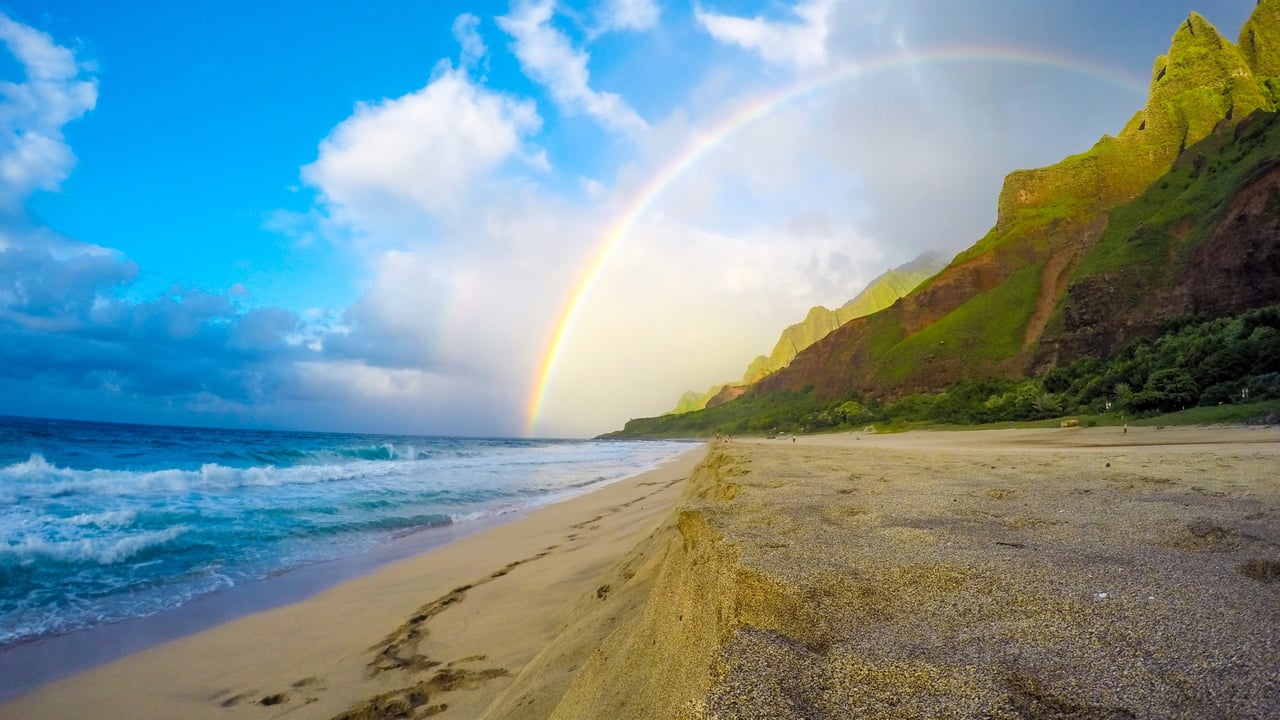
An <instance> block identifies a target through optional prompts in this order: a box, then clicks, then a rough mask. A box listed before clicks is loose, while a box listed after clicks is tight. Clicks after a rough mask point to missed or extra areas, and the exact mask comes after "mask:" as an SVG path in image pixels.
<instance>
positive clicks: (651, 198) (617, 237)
mask: <svg viewBox="0 0 1280 720" xmlns="http://www.w3.org/2000/svg"><path fill="white" fill-rule="evenodd" d="M925 63H930V64H933V63H998V64H1013V65H1022V66H1026V67H1032V68H1040V69H1048V70H1055V71H1060V72H1069V73H1076V74H1081V75H1085V76H1088V77H1091V78H1094V79H1098V80H1101V81H1103V82H1105V83H1108V84H1111V85H1116V86H1119V87H1121V88H1123V89H1127V90H1133V91H1135V92H1137V93H1139V94H1142V95H1144V96H1145V93H1146V92H1147V81H1146V80H1142V79H1139V78H1137V77H1135V76H1130V75H1126V74H1123V73H1119V72H1116V71H1114V70H1111V69H1109V68H1106V67H1103V66H1101V65H1097V64H1094V63H1090V62H1088V61H1084V60H1079V59H1076V58H1071V57H1066V56H1058V55H1051V54H1047V53H1039V52H1036V51H1032V50H1024V49H1017V48H989V47H961V48H950V49H939V50H932V51H925V52H919V53H914V52H913V53H906V52H903V53H899V54H894V55H886V56H882V57H879V58H874V59H871V60H866V61H863V62H859V63H856V64H850V65H844V66H840V67H837V68H835V69H832V70H829V71H826V72H823V73H818V74H815V75H812V76H807V77H805V78H802V79H800V80H799V81H797V82H795V83H793V84H791V85H786V86H783V87H780V88H777V89H774V90H772V91H771V92H768V93H765V94H764V95H761V96H759V97H756V98H753V99H751V100H749V101H747V102H744V103H742V104H741V105H739V106H738V107H737V108H735V109H734V110H733V111H731V112H729V113H726V114H725V115H724V116H723V117H721V118H720V119H719V121H718V122H715V123H713V124H711V125H710V126H709V127H708V128H707V129H705V130H703V131H702V132H699V133H696V134H695V135H693V136H692V137H691V139H690V140H689V141H688V142H687V143H686V144H685V145H684V147H683V148H681V149H680V151H679V152H677V153H676V154H675V155H673V156H672V157H671V158H669V159H668V161H667V162H666V163H665V164H663V165H661V166H660V167H659V168H658V169H657V171H656V172H654V173H653V175H652V176H651V177H650V178H649V179H648V182H646V183H645V184H644V185H642V186H641V187H640V188H639V189H638V190H637V191H636V192H635V194H634V195H632V197H631V198H630V200H629V202H627V203H626V205H625V206H623V209H622V211H621V213H620V214H619V215H618V216H617V218H616V219H614V221H613V222H612V223H611V224H610V225H609V228H608V230H607V231H606V232H605V233H604V235H603V236H601V238H600V240H599V241H598V242H597V243H596V244H595V245H594V247H593V249H592V250H591V252H590V254H589V256H588V257H587V260H586V262H585V263H584V265H583V266H582V270H581V271H580V272H579V274H578V280H577V282H576V283H575V284H574V285H573V290H572V291H571V292H570V293H569V295H568V297H567V299H566V300H565V301H564V304H563V305H562V309H561V311H560V313H559V315H558V316H557V319H556V322H555V324H554V326H553V327H554V330H553V331H552V333H551V338H550V340H549V341H548V342H547V344H546V348H545V350H544V352H543V353H542V355H541V358H540V360H539V362H538V366H537V369H536V372H535V374H534V379H533V384H532V389H531V391H530V393H529V399H528V404H527V410H526V422H525V434H526V436H532V435H533V434H534V432H535V430H536V428H537V424H538V418H539V415H540V414H541V413H542V404H543V401H544V400H545V399H546V395H547V389H548V387H549V386H550V385H551V378H552V375H553V374H554V372H555V368H556V362H557V360H559V358H560V352H561V350H562V349H563V348H564V345H565V341H566V340H567V339H568V338H569V336H570V335H571V334H572V331H573V325H574V321H575V320H576V319H577V317H578V314H579V313H580V312H581V311H582V308H583V306H585V305H586V302H587V298H588V297H589V296H590V295H591V290H592V289H593V288H594V287H595V285H596V282H597V281H598V280H599V279H600V276H601V275H602V274H603V272H604V269H605V267H606V266H607V265H608V264H609V260H610V258H612V257H613V255H614V253H615V252H616V251H617V249H618V247H619V246H621V245H622V243H623V242H624V241H625V240H626V239H627V237H628V236H629V235H630V234H631V231H632V230H633V229H634V228H635V226H636V223H637V222H639V220H640V218H641V217H642V216H643V215H644V214H645V212H646V211H647V210H648V209H649V208H650V207H651V206H652V205H653V203H654V202H655V201H656V200H657V199H658V198H659V197H660V196H661V195H662V194H663V192H664V191H666V189H667V188H668V187H670V185H671V184H672V182H674V181H675V180H676V179H677V178H679V177H680V176H681V175H683V174H684V173H685V172H686V171H687V170H688V169H689V168H691V167H693V166H694V165H696V164H697V163H698V161H699V160H701V159H702V158H703V157H705V156H706V155H707V154H708V153H709V152H710V151H712V150H713V149H715V148H716V147H717V146H719V145H720V144H721V143H723V142H724V141H725V140H727V139H728V138H730V137H732V136H733V135H734V134H736V133H737V132H739V131H741V130H742V129H743V128H746V127H747V126H749V125H751V124H753V123H755V122H757V121H758V120H760V119H761V118H764V117H766V116H768V115H770V114H771V113H773V112H775V111H777V110H778V109H780V108H782V107H784V106H786V105H788V104H790V103H792V102H795V101H796V100H798V99H800V98H804V97H807V96H809V95H812V94H814V93H817V92H819V91H822V90H826V89H829V88H831V87H834V86H836V85H839V84H840V83H843V82H846V81H850V80H854V79H857V78H861V77H865V76H868V75H872V74H876V73H883V72H890V71H893V70H897V69H901V68H907V67H911V66H914V65H917V64H925Z"/></svg>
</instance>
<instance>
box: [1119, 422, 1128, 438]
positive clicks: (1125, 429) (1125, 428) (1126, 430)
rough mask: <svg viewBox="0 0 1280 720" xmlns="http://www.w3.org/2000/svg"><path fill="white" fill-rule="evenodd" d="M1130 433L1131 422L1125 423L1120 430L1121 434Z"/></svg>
mask: <svg viewBox="0 0 1280 720" xmlns="http://www.w3.org/2000/svg"><path fill="white" fill-rule="evenodd" d="M1128 433H1129V423H1125V424H1124V429H1123V430H1121V431H1120V434H1121V435H1127V434H1128Z"/></svg>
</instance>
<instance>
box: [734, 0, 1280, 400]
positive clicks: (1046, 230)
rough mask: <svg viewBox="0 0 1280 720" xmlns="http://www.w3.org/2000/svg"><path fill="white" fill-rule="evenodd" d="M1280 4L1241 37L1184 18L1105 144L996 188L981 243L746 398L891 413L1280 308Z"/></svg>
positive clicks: (1258, 12) (1269, 0)
mask: <svg viewBox="0 0 1280 720" xmlns="http://www.w3.org/2000/svg"><path fill="white" fill-rule="evenodd" d="M1278 97H1280V0H1261V1H1260V2H1259V3H1258V5H1257V7H1256V8H1255V11H1254V13H1253V15H1252V17H1251V18H1250V19H1249V21H1248V22H1247V23H1246V24H1245V26H1244V28H1243V29H1242V30H1241V33H1240V38H1239V41H1238V42H1237V43H1232V42H1230V41H1228V40H1226V39H1225V38H1223V37H1222V35H1221V34H1219V33H1218V31H1217V30H1216V29H1215V28H1214V27H1213V26H1212V25H1210V24H1209V23H1208V22H1207V21H1205V19H1204V18H1202V17H1201V16H1199V15H1197V14H1194V13H1193V14H1191V15H1190V16H1189V17H1188V18H1187V20H1186V21H1185V22H1183V23H1181V24H1180V25H1179V27H1178V29H1177V31H1176V32H1175V33H1174V35H1173V38H1172V40H1171V43H1170V47H1169V52H1168V53H1167V54H1166V55H1163V56H1161V57H1159V58H1157V60H1156V62H1155V64H1154V66H1153V69H1152V74H1151V84H1150V90H1149V94H1148V99H1147V102H1146V104H1145V106H1144V107H1143V108H1142V109H1141V110H1139V111H1138V112H1137V113H1136V114H1135V115H1134V116H1133V118H1132V119H1131V120H1130V121H1129V122H1128V123H1126V125H1125V126H1124V128H1123V129H1122V130H1121V131H1120V132H1119V133H1118V134H1117V135H1116V136H1115V137H1111V136H1104V137H1103V138H1102V139H1101V140H1099V141H1098V142H1097V143H1096V144H1095V145H1094V146H1093V147H1092V148H1090V149H1089V150H1088V151H1086V152H1084V153H1081V154H1078V155H1073V156H1071V157H1068V158H1066V159H1064V160H1062V161H1061V162H1059V163H1057V164H1055V165H1051V166H1049V167H1044V168H1039V169H1034V170H1019V171H1016V172H1013V173H1011V174H1010V175H1009V176H1008V177H1007V178H1006V180H1005V183H1004V187H1003V189H1002V190H1001V193H1000V196H999V199H998V216H997V217H998V219H997V222H996V225H995V227H993V228H992V229H991V230H990V231H989V232H988V233H987V235H986V236H984V237H983V238H982V239H980V240H979V241H978V242H977V243H976V244H974V245H973V246H972V247H971V248H969V249H968V250H966V251H964V252H962V253H960V254H959V255H958V256H956V258H955V259H954V260H952V262H951V263H950V264H949V265H948V266H947V267H946V268H944V269H943V270H942V271H941V272H939V273H937V274H936V275H934V276H932V277H931V278H929V279H928V280H927V281H925V282H924V283H923V284H921V285H920V286H919V287H918V288H916V289H915V290H914V291H912V292H911V293H910V294H908V295H907V296H905V297H903V298H902V299H901V300H900V301H898V302H895V303H894V304H892V305H891V306H890V307H888V308H885V309H883V310H881V311H879V312H875V313H872V314H870V315H867V316H865V317H861V318H857V319H854V320H852V321H849V322H847V323H845V324H843V325H841V326H840V327H838V328H837V329H836V330H834V331H832V332H831V333H830V334H828V335H827V336H826V337H824V338H822V339H821V340H819V341H817V342H815V343H814V344H812V345H811V346H810V347H808V348H807V349H804V350H802V351H800V352H799V353H798V354H797V355H796V356H795V357H794V358H793V359H792V360H791V362H790V363H789V364H788V365H786V366H785V367H783V368H780V369H778V370H777V371H776V372H773V373H771V374H768V375H765V376H763V377H761V378H760V379H759V381H758V382H757V383H756V384H755V385H754V386H753V387H752V388H751V390H750V391H749V397H748V398H747V399H752V398H755V399H759V398H764V397H767V396H769V395H771V394H776V393H783V394H784V395H785V394H788V393H789V394H791V395H794V394H795V393H811V394H812V396H813V397H814V398H818V399H822V398H825V399H837V398H847V397H852V396H857V397H860V398H862V399H864V400H867V401H872V402H880V401H893V400H895V399H897V398H901V397H904V396H907V395H911V394H913V393H932V392H939V391H943V390H945V389H947V388H950V387H952V386H953V385H955V384H956V383H958V382H962V381H972V380H976V379H981V378H1001V379H1006V380H1015V379H1021V378H1027V377H1031V376H1034V375H1037V374H1041V373H1045V372H1048V371H1049V370H1051V369H1053V368H1055V367H1065V366H1067V365H1069V364H1071V363H1073V362H1074V361H1077V360H1079V359H1081V358H1086V357H1095V358H1106V357H1108V356H1110V354H1113V353H1115V352H1116V351H1117V350H1119V349H1120V348H1122V347H1125V346H1127V345H1128V344H1130V343H1131V342H1132V341H1134V340H1135V339H1139V338H1151V337H1155V336H1156V335H1158V334H1159V333H1160V331H1161V329H1163V328H1165V327H1167V326H1169V325H1170V324H1171V323H1175V322H1177V321H1180V320H1182V319H1185V318H1188V317H1200V318H1215V317H1226V316H1230V315H1234V314H1237V313H1239V312H1241V311H1243V310H1246V309H1249V308H1254V307H1262V306H1266V305H1271V304H1275V303H1277V302H1280V119H1278V117H1277V115H1276V109H1277V98H1278Z"/></svg>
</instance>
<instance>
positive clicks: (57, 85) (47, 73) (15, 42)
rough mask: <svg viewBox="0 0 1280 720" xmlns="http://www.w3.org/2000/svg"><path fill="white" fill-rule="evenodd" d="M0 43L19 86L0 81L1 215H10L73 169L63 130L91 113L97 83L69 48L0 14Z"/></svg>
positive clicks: (73, 156)
mask: <svg viewBox="0 0 1280 720" xmlns="http://www.w3.org/2000/svg"><path fill="white" fill-rule="evenodd" d="M0 41H3V42H4V44H5V45H6V46H7V47H8V49H9V52H10V53H11V54H12V55H13V57H14V59H15V60H17V61H18V63H20V64H21V65H22V68H23V71H24V73H25V75H26V78H25V80H24V81H23V82H12V81H7V82H0V210H5V211H8V212H15V211H18V210H20V209H21V207H22V204H23V203H24V202H25V201H26V199H27V197H29V196H30V195H31V193H32V192H33V191H35V190H56V189H58V187H59V185H60V184H61V183H62V181H63V180H65V179H66V178H67V176H68V175H69V174H70V172H71V169H72V167H74V165H75V155H74V154H72V152H71V148H70V147H68V146H67V144H66V142H65V140H64V139H63V135H62V128H63V126H64V125H66V124H67V123H69V122H71V121H72V120H75V119H76V118H79V117H80V116H82V115H84V114H85V113H87V112H88V111H90V110H92V109H93V107H94V105H95V104H96V103H97V99H98V81H97V79H96V78H94V77H92V76H91V75H90V74H89V73H88V72H87V70H86V69H85V68H84V67H83V66H82V65H81V64H80V63H78V62H77V61H76V58H75V55H74V54H73V53H72V52H71V50H70V49H68V48H65V47H62V46H60V45H58V44H56V43H54V41H53V39H52V38H51V37H49V36H48V35H46V34H45V33H42V32H40V31H38V30H35V29H34V28H30V27H27V26H26V25H22V24H21V23H18V22H15V21H14V20H12V19H11V18H9V17H8V16H7V15H4V14H2V13H0Z"/></svg>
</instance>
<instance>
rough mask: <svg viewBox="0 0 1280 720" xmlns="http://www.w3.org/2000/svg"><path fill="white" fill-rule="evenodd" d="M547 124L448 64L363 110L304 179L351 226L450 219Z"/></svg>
mask: <svg viewBox="0 0 1280 720" xmlns="http://www.w3.org/2000/svg"><path fill="white" fill-rule="evenodd" d="M541 122H542V121H541V119H540V118H539V117H538V113H537V111H536V109H535V108H534V105H533V103H532V102H529V101H525V100H516V99H513V98H511V97H508V96H506V95H501V94H498V93H494V92H491V91H488V90H486V89H484V88H482V87H479V86H477V85H475V84H473V83H472V82H471V81H470V80H469V79H468V78H467V77H466V74H465V73H464V72H463V71H461V70H455V69H452V68H449V67H448V66H447V64H445V65H444V66H443V70H442V71H440V72H439V74H438V75H437V76H436V77H435V78H434V79H433V80H432V81H431V82H430V83H429V84H428V85H427V86H426V87H424V88H422V89H421V90H418V91H417V92H414V93H411V94H409V95H405V96H403V97H399V98H395V99H391V100H383V101H381V102H378V103H373V104H365V103H361V104H358V105H357V106H356V110H355V112H354V113H353V114H352V115H351V117H349V118H347V119H346V120H344V121H342V123H340V124H339V125H338V126H337V127H335V128H334V129H333V130H332V131H331V132H330V133H329V136H328V137H326V138H325V139H324V140H323V141H322V142H321V143H320V155H319V158H317V159H316V161H315V162H314V163H312V164H310V165H307V166H306V167H304V168H303V169H302V177H303V180H305V181H306V183H307V184H308V185H311V186H313V187H316V188H318V189H319V190H320V192H321V195H322V200H323V203H324V205H325V206H326V207H327V209H328V210H329V211H330V214H331V216H332V217H334V218H335V219H337V220H338V221H339V222H341V223H343V224H346V225H349V226H363V227H365V228H378V227H384V226H396V225H400V224H404V223H406V222H408V223H412V222H415V221H416V220H417V219H420V217H421V215H420V214H421V213H428V214H432V215H449V214H450V213H454V212H458V211H460V210H461V209H462V206H463V204H464V201H465V198H466V196H467V194H468V193H469V192H470V190H471V188H472V184H473V182H474V181H475V180H476V179H477V178H480V177H483V176H485V175H486V173H488V172H489V171H491V170H493V169H494V168H495V167H496V166H498V165H500V164H502V163H503V162H504V161H506V160H508V159H511V158H519V157H520V156H521V155H522V154H523V153H524V150H523V148H522V143H523V141H524V138H525V137H527V136H528V135H530V134H531V133H533V132H535V131H536V130H538V128H539V127H541ZM530 157H531V158H532V159H533V160H534V161H535V162H536V161H537V159H538V157H539V156H538V155H537V154H536V153H531V154H530ZM544 160H545V159H544ZM406 210H408V211H410V212H409V213H408V214H406V212H405V211H406Z"/></svg>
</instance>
